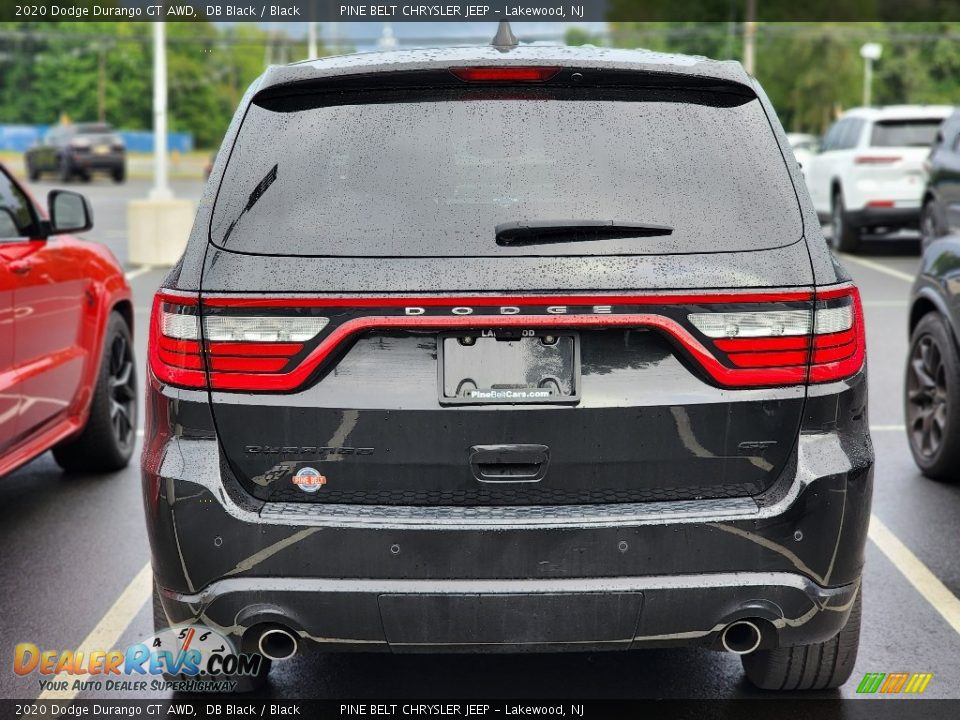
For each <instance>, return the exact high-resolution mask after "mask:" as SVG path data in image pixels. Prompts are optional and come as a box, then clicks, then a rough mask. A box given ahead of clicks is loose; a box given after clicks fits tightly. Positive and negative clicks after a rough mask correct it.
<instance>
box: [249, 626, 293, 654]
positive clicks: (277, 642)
mask: <svg viewBox="0 0 960 720" xmlns="http://www.w3.org/2000/svg"><path fill="white" fill-rule="evenodd" d="M257 647H258V648H259V649H260V654H261V655H263V656H264V657H266V658H270V659H271V660H288V659H289V658H292V657H293V656H294V655H296V653H297V638H296V636H295V635H294V634H293V633H292V632H290V631H289V630H287V629H286V628H282V627H271V628H267V629H266V630H264V631H263V632H262V633H261V634H260V639H259V641H258V642H257Z"/></svg>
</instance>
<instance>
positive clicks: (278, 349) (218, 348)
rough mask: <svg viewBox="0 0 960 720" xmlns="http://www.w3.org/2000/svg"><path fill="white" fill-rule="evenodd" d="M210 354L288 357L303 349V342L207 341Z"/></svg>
mask: <svg viewBox="0 0 960 720" xmlns="http://www.w3.org/2000/svg"><path fill="white" fill-rule="evenodd" d="M207 350H208V351H209V352H210V354H211V355H239V356H248V355H257V356H265V357H282V358H288V357H292V356H293V355H296V354H297V353H298V352H300V351H301V350H303V343H273V342H272V343H260V342H209V343H207Z"/></svg>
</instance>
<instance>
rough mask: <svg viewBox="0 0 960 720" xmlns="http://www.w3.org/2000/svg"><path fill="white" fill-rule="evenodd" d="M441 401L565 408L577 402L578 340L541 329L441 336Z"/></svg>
mask: <svg viewBox="0 0 960 720" xmlns="http://www.w3.org/2000/svg"><path fill="white" fill-rule="evenodd" d="M437 347H438V355H437V359H438V365H439V375H440V402H441V403H442V404H444V405H460V404H508V405H513V404H518V403H569V402H576V401H577V400H579V399H580V337H579V336H578V335H577V334H576V333H570V332H562V333H551V332H548V331H540V330H519V331H509V332H499V331H490V330H488V331H483V332H480V331H471V332H463V333H450V334H445V335H441V336H440V341H439V343H438V346H437Z"/></svg>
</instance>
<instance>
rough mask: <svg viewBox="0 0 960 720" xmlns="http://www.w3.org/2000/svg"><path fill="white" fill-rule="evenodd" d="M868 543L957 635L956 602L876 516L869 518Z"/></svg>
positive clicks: (959, 618)
mask: <svg viewBox="0 0 960 720" xmlns="http://www.w3.org/2000/svg"><path fill="white" fill-rule="evenodd" d="M869 535H870V539H871V540H873V542H874V544H875V545H876V546H877V547H878V548H880V551H881V552H882V553H883V554H884V555H886V556H887V558H888V559H889V560H890V562H892V563H893V564H894V565H895V566H896V568H897V570H899V571H900V572H901V573H902V574H903V576H904V577H905V578H906V579H907V580H908V581H909V582H910V584H911V585H913V587H914V588H915V589H916V590H917V592H919V593H920V594H921V595H923V597H924V599H925V600H926V601H927V602H928V603H930V604H931V605H932V606H933V609H934V610H936V611H937V612H938V613H940V615H941V617H943V619H944V620H946V621H947V624H949V625H950V627H952V628H953V629H954V631H956V632H957V633H960V600H958V599H957V596H956V595H954V594H953V593H952V592H950V589H949V588H948V587H947V586H946V585H944V584H943V583H942V582H940V580H939V578H937V576H936V575H934V574H933V573H932V572H931V571H930V568H928V567H927V566H926V565H924V564H923V563H922V562H920V559H919V558H918V557H917V556H916V555H914V554H913V553H912V552H911V551H910V548H908V547H907V546H906V545H904V544H903V543H902V542H900V539H899V538H898V537H897V536H896V535H894V534H893V533H892V532H890V529H889V528H888V527H887V526H886V525H884V524H883V522H881V520H880V518H878V517H877V516H876V515H871V516H870V531H869Z"/></svg>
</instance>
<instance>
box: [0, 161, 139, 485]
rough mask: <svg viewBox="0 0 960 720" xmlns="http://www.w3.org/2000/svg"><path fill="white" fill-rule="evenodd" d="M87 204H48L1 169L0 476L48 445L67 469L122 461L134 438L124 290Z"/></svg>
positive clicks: (67, 199) (56, 194) (73, 197)
mask: <svg viewBox="0 0 960 720" xmlns="http://www.w3.org/2000/svg"><path fill="white" fill-rule="evenodd" d="M92 226H93V214H92V212H91V210H90V206H89V204H88V203H87V200H86V199H85V198H84V197H83V196H82V195H78V194H77V193H73V192H67V191H64V190H53V191H51V192H50V195H49V198H48V208H47V210H46V211H45V210H44V209H43V208H41V207H40V206H39V205H38V204H37V203H36V201H35V200H34V199H33V198H32V197H31V196H30V194H29V193H28V192H27V191H26V190H25V189H24V188H23V187H22V186H21V185H19V184H18V183H17V182H16V180H14V178H13V177H12V176H11V175H10V173H8V172H7V171H6V170H5V169H4V168H3V167H2V166H0V476H2V475H5V474H7V473H9V472H10V471H12V470H13V469H15V468H17V467H19V466H20V465H23V464H24V463H25V462H27V461H29V460H31V459H33V458H34V457H36V456H37V455H39V454H40V453H42V452H44V451H45V450H49V449H51V448H52V449H53V455H54V458H55V459H56V461H57V462H58V463H59V464H60V466H61V467H63V468H64V469H65V470H68V471H76V472H81V471H112V470H118V469H120V468H122V467H124V466H125V465H126V464H127V463H128V462H129V461H130V456H131V455H132V454H133V449H134V445H135V444H136V423H137V388H136V370H135V363H134V356H133V344H132V333H133V305H132V302H131V294H130V287H129V285H127V281H126V279H125V278H124V276H123V271H122V270H121V268H120V266H119V264H118V263H117V261H116V259H115V258H114V257H113V255H111V253H110V251H109V250H107V249H106V248H105V247H103V246H101V245H97V244H96V243H91V242H82V241H80V240H78V239H77V238H75V237H72V236H71V235H70V233H77V232H84V231H85V230H89V229H90V228H91V227H92Z"/></svg>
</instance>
